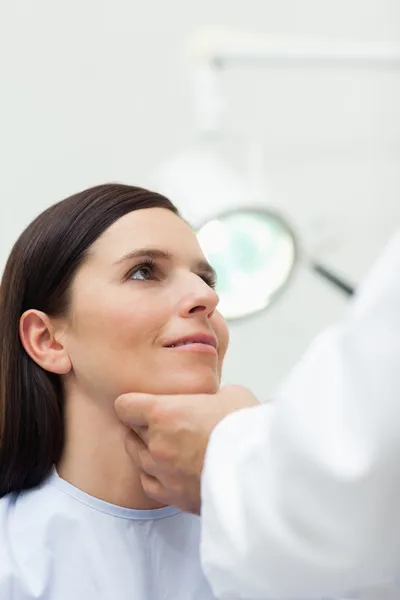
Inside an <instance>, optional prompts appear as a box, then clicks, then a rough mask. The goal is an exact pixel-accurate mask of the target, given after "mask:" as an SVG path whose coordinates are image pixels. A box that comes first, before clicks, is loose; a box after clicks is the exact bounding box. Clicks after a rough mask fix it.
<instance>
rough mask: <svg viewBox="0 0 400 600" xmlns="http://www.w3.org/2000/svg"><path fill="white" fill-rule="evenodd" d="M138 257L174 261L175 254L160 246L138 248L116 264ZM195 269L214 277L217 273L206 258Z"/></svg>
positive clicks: (122, 257)
mask: <svg viewBox="0 0 400 600" xmlns="http://www.w3.org/2000/svg"><path fill="white" fill-rule="evenodd" d="M138 258H150V259H154V260H156V259H163V260H169V261H172V259H173V256H172V254H171V253H170V252H167V251H166V250H160V249H159V248H139V249H138V250H132V251H131V252H128V253H127V254H124V255H123V256H121V258H119V259H118V260H117V261H115V263H114V264H116V265H120V264H122V263H124V262H127V261H130V260H135V259H138ZM195 269H196V270H198V271H200V272H201V273H203V274H204V273H207V274H210V275H211V276H212V277H214V278H215V277H216V275H217V274H216V272H215V269H213V268H212V266H211V265H210V263H209V262H207V261H206V260H199V261H198V262H197V263H196V264H195Z"/></svg>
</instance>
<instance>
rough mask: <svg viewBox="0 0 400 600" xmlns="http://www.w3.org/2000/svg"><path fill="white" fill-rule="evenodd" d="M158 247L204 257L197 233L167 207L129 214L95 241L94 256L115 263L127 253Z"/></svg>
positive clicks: (165, 250) (172, 251)
mask: <svg viewBox="0 0 400 600" xmlns="http://www.w3.org/2000/svg"><path fill="white" fill-rule="evenodd" d="M146 248H151V249H154V248H157V249H159V250H162V251H164V252H166V253H169V254H171V255H172V256H174V255H176V256H181V255H184V254H191V255H192V256H193V257H198V258H199V259H200V258H201V257H203V253H202V251H201V248H200V245H199V243H198V240H197V236H196V234H195V233H194V231H193V230H192V229H191V227H190V226H189V225H188V224H187V223H186V222H185V221H184V220H183V219H182V218H181V217H179V216H178V215H176V214H174V213H173V212H172V211H169V210H167V209H165V208H146V209H141V210H136V211H132V212H130V213H127V214H126V215H124V216H123V217H121V218H120V219H118V221H116V222H115V223H113V224H112V225H111V226H110V227H109V228H108V229H107V230H106V231H105V232H104V233H103V234H102V235H101V236H100V237H99V238H98V239H97V240H96V242H94V244H93V246H92V248H91V252H90V254H91V255H92V257H93V258H95V257H96V258H98V259H102V258H103V259H107V261H112V262H116V261H119V260H120V259H121V258H123V257H124V256H125V255H127V254H128V253H134V252H135V251H138V250H142V249H146Z"/></svg>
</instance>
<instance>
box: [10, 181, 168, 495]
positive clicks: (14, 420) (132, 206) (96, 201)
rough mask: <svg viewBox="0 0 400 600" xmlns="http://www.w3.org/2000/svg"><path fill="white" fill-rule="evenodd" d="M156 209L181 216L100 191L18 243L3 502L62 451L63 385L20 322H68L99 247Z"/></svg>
mask: <svg viewBox="0 0 400 600" xmlns="http://www.w3.org/2000/svg"><path fill="white" fill-rule="evenodd" d="M154 207H158V208H166V209H168V210H170V211H172V212H174V213H175V214H178V212H177V209H176V208H175V206H174V205H173V204H172V203H171V202H170V201H169V200H168V199H167V198H164V196H161V195H159V194H156V193H153V192H149V191H147V190H144V189H141V188H137V187H131V186H128V185H120V184H106V185H100V186H97V187H93V188H90V189H88V190H85V191H83V192H80V193H79V194H75V195H74V196H71V197H69V198H67V199H66V200H63V201H61V202H59V203H58V204H55V205H54V206H51V207H50V208H48V209H47V210H46V211H44V212H43V213H42V214H41V215H39V216H38V217H37V218H36V219H35V220H34V221H33V222H32V223H31V224H30V225H29V227H28V228H27V229H26V230H25V231H24V232H23V233H22V235H21V236H20V238H19V239H18V241H17V242H16V244H15V246H14V248H13V250H12V252H11V255H10V257H9V259H8V262H7V265H6V268H5V271H4V275H3V279H2V283H1V287H0V498H1V497H2V496H4V495H5V494H8V493H10V492H13V491H17V492H18V491H21V490H23V489H28V488H31V487H34V486H36V485H38V484H40V483H41V482H42V481H43V480H44V479H45V478H46V476H47V475H48V474H49V472H50V471H51V468H52V466H53V465H54V464H55V463H56V462H57V461H58V460H59V458H60V455H61V452H62V448H63V443H64V421H63V392H62V386H61V379H60V377H59V376H57V375H54V374H53V373H49V372H47V371H44V370H43V369H42V368H40V367H39V366H38V365H37V364H36V363H35V362H34V361H33V360H32V359H31V358H30V357H29V356H28V354H27V353H26V352H25V350H24V348H23V346H22V343H21V341H20V337H19V321H20V318H21V316H22V314H23V313H24V312H25V311H26V310H28V309H32V308H33V309H37V310H40V311H42V312H45V313H46V314H48V315H51V316H58V315H62V314H65V313H66V312H67V311H68V307H69V293H68V292H69V289H70V286H71V283H72V280H73V278H74V275H75V273H76V271H77V269H78V267H79V266H80V265H81V264H82V263H83V262H84V260H85V258H86V257H87V254H88V250H89V248H90V246H91V245H92V244H93V242H94V241H95V240H96V239H97V238H98V237H99V236H100V235H101V234H102V233H103V232H104V231H105V230H106V229H107V228H108V227H110V225H112V224H113V223H114V222H115V221H117V220H118V219H119V218H120V217H122V216H124V215H125V214H127V213H129V212H131V211H134V210H139V209H143V208H154Z"/></svg>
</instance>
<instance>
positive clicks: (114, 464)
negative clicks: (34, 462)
mask: <svg viewBox="0 0 400 600" xmlns="http://www.w3.org/2000/svg"><path fill="white" fill-rule="evenodd" d="M128 435H129V429H127V428H126V427H125V426H124V425H122V423H120V422H119V420H118V419H117V416H116V414H115V412H114V408H113V407H112V406H111V407H107V408H106V407H104V406H100V405H98V404H96V402H94V401H92V400H90V399H88V398H85V397H82V396H81V395H80V394H73V395H71V396H70V397H69V398H68V399H66V402H65V442H64V450H63V454H62V457H61V460H60V462H59V463H58V465H56V466H57V471H58V474H59V475H60V477H61V478H62V479H65V480H66V481H68V482H69V483H71V484H72V485H74V486H75V487H77V488H79V489H80V490H82V491H83V492H86V493H87V494H90V495H91V496H94V497H96V498H99V499H100V500H104V501H106V502H109V503H111V504H115V505H117V506H123V507H126V508H136V509H142V510H144V509H152V508H160V504H158V503H157V502H155V501H154V500H151V499H150V498H148V496H146V494H145V493H144V491H143V488H142V485H141V483H140V472H139V469H138V467H137V466H136V464H135V463H134V462H133V460H132V458H131V457H130V456H129V454H128V453H127V451H126V447H125V443H126V439H127V437H128Z"/></svg>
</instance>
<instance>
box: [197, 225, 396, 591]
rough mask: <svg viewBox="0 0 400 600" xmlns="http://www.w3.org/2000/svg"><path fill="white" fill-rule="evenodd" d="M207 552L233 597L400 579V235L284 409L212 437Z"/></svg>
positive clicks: (300, 369)
mask: <svg viewBox="0 0 400 600" xmlns="http://www.w3.org/2000/svg"><path fill="white" fill-rule="evenodd" d="M265 368H266V369H268V365H265ZM201 556H202V563H203V568H204V571H205V573H206V576H207V577H208V579H209V581H210V583H211V586H212V588H213V590H214V593H215V595H216V596H217V597H218V598H221V599H229V598H232V599H233V598H235V599H249V598H251V599H252V600H253V599H259V598H263V599H265V598H274V599H282V598H305V597H306V598H307V597H308V598H314V597H321V596H324V597H326V596H329V595H331V596H335V595H338V594H340V593H342V592H343V591H345V590H349V589H357V588H361V587H364V586H368V585H372V584H377V583H380V582H384V581H386V580H390V579H392V578H393V577H395V576H396V575H397V576H398V574H399V572H400V232H399V233H398V234H397V235H396V236H395V237H394V238H393V240H392V241H391V243H390V244H389V246H388V247H387V248H386V251H385V252H384V253H383V255H382V256H381V258H380V260H378V262H377V263H376V265H375V267H374V268H373V269H372V272H371V273H370V275H369V277H368V278H367V279H366V281H365V282H364V284H363V285H362V286H361V288H360V290H359V293H358V295H357V298H356V300H355V301H354V303H353V304H352V306H351V308H350V310H349V312H348V314H347V317H346V318H345V320H344V321H342V322H341V323H340V324H338V325H337V326H334V327H333V328H331V329H330V330H328V331H327V332H326V333H325V334H323V335H322V336H321V337H320V338H319V339H317V341H316V342H315V343H314V344H313V345H312V347H311V348H310V349H309V351H308V353H306V355H305V356H304V358H303V360H302V361H301V362H300V363H299V364H298V366H297V367H296V368H295V369H294V370H293V372H292V373H291V375H290V376H289V378H288V380H287V381H286V383H285V384H284V385H283V386H282V388H281V389H280V390H279V393H278V397H277V399H276V401H274V402H272V403H268V404H264V405H261V406H260V407H256V408H250V409H244V410H242V411H239V412H237V413H234V414H232V415H230V416H228V417H226V418H225V419H224V420H223V421H221V423H220V424H219V425H218V426H217V427H216V429H215V430H214V432H213V434H212V436H211V439H210V442H209V446H208V450H207V455H206V460H205V467H204V471H203V478H202V542H201Z"/></svg>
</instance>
